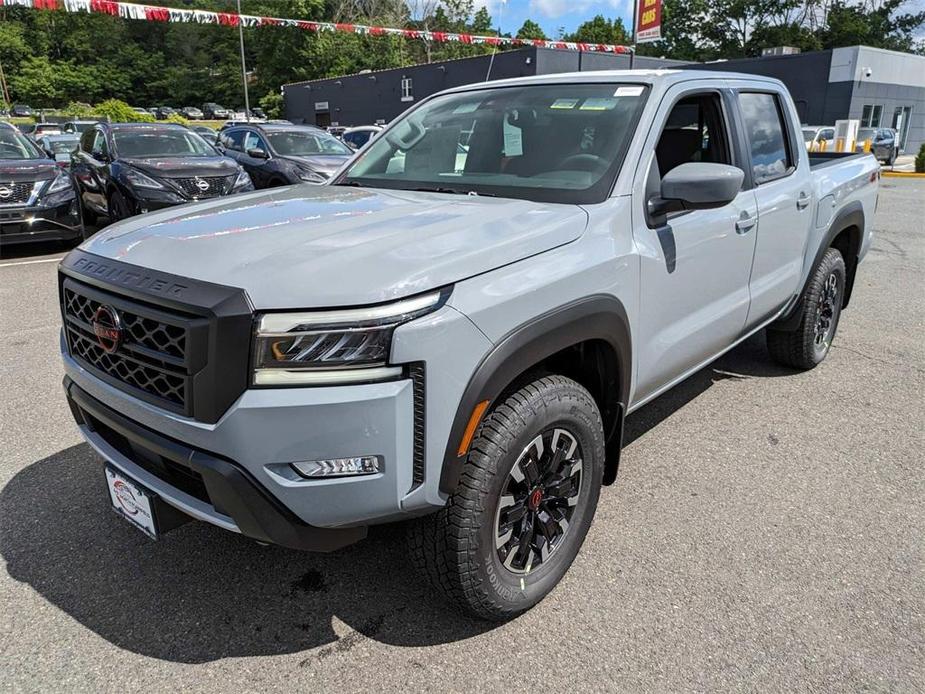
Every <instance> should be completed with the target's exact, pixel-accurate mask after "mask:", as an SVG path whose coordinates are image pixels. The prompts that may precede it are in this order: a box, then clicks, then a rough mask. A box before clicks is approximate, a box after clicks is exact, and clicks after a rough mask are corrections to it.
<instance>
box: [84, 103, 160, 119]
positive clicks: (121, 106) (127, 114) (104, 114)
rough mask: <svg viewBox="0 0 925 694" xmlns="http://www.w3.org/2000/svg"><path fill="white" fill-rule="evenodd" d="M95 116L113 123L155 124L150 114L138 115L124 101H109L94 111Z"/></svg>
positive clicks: (97, 106)
mask: <svg viewBox="0 0 925 694" xmlns="http://www.w3.org/2000/svg"><path fill="white" fill-rule="evenodd" d="M93 112H94V114H95V115H97V116H98V117H100V118H103V119H108V120H109V121H110V122H111V123H153V122H154V116H152V115H151V114H150V113H137V112H135V111H133V110H132V107H131V106H129V105H128V104H127V103H125V102H124V101H119V100H118V99H107V100H106V101H104V102H103V103H101V104H97V105H96V107H95V108H94V109H93Z"/></svg>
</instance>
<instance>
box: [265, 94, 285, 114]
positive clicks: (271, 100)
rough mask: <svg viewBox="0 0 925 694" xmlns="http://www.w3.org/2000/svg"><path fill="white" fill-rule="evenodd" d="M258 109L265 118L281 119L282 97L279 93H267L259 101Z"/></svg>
mask: <svg viewBox="0 0 925 694" xmlns="http://www.w3.org/2000/svg"><path fill="white" fill-rule="evenodd" d="M260 108H262V109H263V111H264V113H266V114H267V118H282V117H283V95H282V94H280V93H279V92H267V94H266V95H265V96H264V97H263V98H262V99H261V100H260Z"/></svg>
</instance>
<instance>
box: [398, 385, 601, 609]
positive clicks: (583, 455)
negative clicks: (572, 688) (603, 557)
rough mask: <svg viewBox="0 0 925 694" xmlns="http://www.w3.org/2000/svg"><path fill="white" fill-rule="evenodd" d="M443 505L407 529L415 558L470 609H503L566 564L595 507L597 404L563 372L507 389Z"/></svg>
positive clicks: (526, 600) (536, 593)
mask: <svg viewBox="0 0 925 694" xmlns="http://www.w3.org/2000/svg"><path fill="white" fill-rule="evenodd" d="M461 465H462V474H461V476H460V481H459V486H458V488H457V490H456V491H455V492H454V493H453V495H452V496H451V497H450V499H449V500H448V502H447V505H446V507H445V508H443V509H441V510H440V511H439V512H437V513H436V514H433V515H431V516H428V517H426V518H422V519H419V520H417V521H415V522H414V523H413V524H412V525H411V528H410V531H409V541H410V547H411V555H412V559H413V561H414V563H415V564H416V565H417V567H418V568H419V569H420V570H421V571H422V572H423V573H424V574H425V575H426V576H427V577H428V578H429V579H430V580H431V582H432V583H433V584H434V585H435V586H436V587H437V588H438V589H439V590H441V591H442V592H443V593H444V594H445V595H446V596H447V597H449V598H450V599H452V600H454V601H455V602H457V603H459V604H460V605H462V606H463V607H464V608H466V609H467V610H469V611H470V612H472V613H474V614H475V615H477V616H479V617H482V618H485V619H493V620H504V619H510V618H511V617H514V616H516V615H517V614H520V613H521V612H524V611H525V610H528V609H529V608H531V607H533V605H535V604H536V603H538V602H539V601H540V600H542V599H543V598H544V597H545V596H546V595H547V594H548V593H549V592H550V591H551V590H552V589H553V588H554V587H555V586H556V584H557V583H558V582H559V580H560V579H561V578H562V576H563V575H564V574H565V572H566V571H567V570H568V568H569V566H571V564H572V561H573V560H574V559H575V556H576V555H577V554H578V550H579V549H580V548H581V545H582V543H583V542H584V539H585V535H586V534H587V532H588V528H589V527H590V525H591V520H592V518H593V517H594V512H595V509H596V508H597V501H598V496H599V494H600V488H601V482H602V479H603V471H604V428H603V424H602V421H601V416H600V412H599V411H598V407H597V404H596V403H595V401H594V399H593V398H592V397H591V395H590V393H588V391H587V390H585V389H584V388H583V387H582V386H581V385H579V384H578V383H576V382H575V381H572V380H571V379H568V378H565V377H563V376H547V377H544V378H540V379H537V380H535V381H533V382H532V383H530V384H529V385H526V386H524V387H523V388H521V389H520V390H518V391H517V392H515V393H513V394H511V395H510V396H508V397H507V398H506V399H505V400H504V401H503V402H502V403H501V404H500V405H498V406H497V407H496V408H495V409H494V410H493V411H492V412H491V414H489V415H488V416H487V417H486V418H485V420H484V421H483V422H482V424H481V425H480V427H479V430H478V433H477V435H476V438H475V440H474V441H473V443H472V446H471V449H470V451H469V455H468V456H467V458H466V460H465V462H462V463H461Z"/></svg>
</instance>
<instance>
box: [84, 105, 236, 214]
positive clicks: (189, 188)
mask: <svg viewBox="0 0 925 694" xmlns="http://www.w3.org/2000/svg"><path fill="white" fill-rule="evenodd" d="M71 171H72V172H73V174H74V178H75V179H76V182H77V188H78V191H79V194H80V200H81V205H82V207H83V213H84V219H85V220H86V221H87V223H92V222H93V221H95V219H96V217H97V216H98V215H106V216H108V217H109V218H110V220H111V221H117V220H119V219H123V218H125V217H131V216H132V215H136V214H139V213H144V212H148V211H150V210H156V209H160V208H163V207H170V206H172V205H179V204H180V203H184V202H189V201H191V200H202V199H204V198H212V197H216V196H219V195H228V194H230V193H238V192H242V191H245V190H253V189H254V186H253V184H252V183H251V179H250V177H249V176H248V175H247V173H246V172H245V171H244V169H242V168H241V167H240V166H238V164H236V163H235V161H234V160H233V159H230V158H229V157H226V156H223V155H222V154H220V153H219V152H218V151H217V150H216V149H215V148H214V147H213V146H212V145H210V144H209V143H208V142H206V141H205V140H203V139H202V138H201V137H200V136H199V135H198V134H196V133H194V132H193V131H192V130H190V129H189V128H186V127H185V126H182V125H179V124H176V125H175V124H172V123H170V124H168V123H97V124H96V126H94V127H93V129H92V130H88V131H87V132H85V133H84V134H83V136H82V137H81V138H80V148H79V149H78V150H77V151H76V152H75V153H74V155H73V159H72V163H71Z"/></svg>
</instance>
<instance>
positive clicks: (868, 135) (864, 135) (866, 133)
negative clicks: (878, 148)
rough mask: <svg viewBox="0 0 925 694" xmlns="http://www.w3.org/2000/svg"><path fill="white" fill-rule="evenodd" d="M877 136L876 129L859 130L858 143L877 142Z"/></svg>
mask: <svg viewBox="0 0 925 694" xmlns="http://www.w3.org/2000/svg"><path fill="white" fill-rule="evenodd" d="M876 135H877V130H876V129H875V128H861V129H860V130H858V142H864V141H865V140H875V139H877V138H876Z"/></svg>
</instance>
